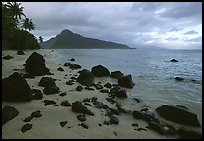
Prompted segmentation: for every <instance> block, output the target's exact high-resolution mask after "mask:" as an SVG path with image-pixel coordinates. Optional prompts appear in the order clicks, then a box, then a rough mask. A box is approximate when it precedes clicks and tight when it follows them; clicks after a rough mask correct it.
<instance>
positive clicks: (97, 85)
mask: <svg viewBox="0 0 204 141" xmlns="http://www.w3.org/2000/svg"><path fill="white" fill-rule="evenodd" d="M94 87H95V88H96V89H97V90H100V89H103V86H102V85H101V84H94Z"/></svg>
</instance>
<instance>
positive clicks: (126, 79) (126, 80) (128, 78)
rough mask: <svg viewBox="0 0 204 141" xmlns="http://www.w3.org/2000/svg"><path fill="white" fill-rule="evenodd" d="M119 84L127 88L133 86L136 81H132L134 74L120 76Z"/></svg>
mask: <svg viewBox="0 0 204 141" xmlns="http://www.w3.org/2000/svg"><path fill="white" fill-rule="evenodd" d="M118 84H119V85H120V86H121V87H126V88H133V86H134V83H133V81H132V75H125V76H123V77H120V78H119V79H118Z"/></svg>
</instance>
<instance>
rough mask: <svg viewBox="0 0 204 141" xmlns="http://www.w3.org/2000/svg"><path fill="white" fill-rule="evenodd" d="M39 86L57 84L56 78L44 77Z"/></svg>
mask: <svg viewBox="0 0 204 141" xmlns="http://www.w3.org/2000/svg"><path fill="white" fill-rule="evenodd" d="M39 86H41V87H46V86H56V84H55V79H53V78H51V77H42V78H41V80H40V82H39Z"/></svg>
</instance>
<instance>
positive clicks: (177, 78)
mask: <svg viewBox="0 0 204 141" xmlns="http://www.w3.org/2000/svg"><path fill="white" fill-rule="evenodd" d="M175 80H176V81H183V80H184V79H183V78H181V77H175Z"/></svg>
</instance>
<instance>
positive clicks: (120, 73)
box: [110, 71, 124, 79]
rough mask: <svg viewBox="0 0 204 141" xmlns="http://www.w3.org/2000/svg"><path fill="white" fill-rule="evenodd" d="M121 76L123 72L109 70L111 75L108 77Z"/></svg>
mask: <svg viewBox="0 0 204 141" xmlns="http://www.w3.org/2000/svg"><path fill="white" fill-rule="evenodd" d="M122 76H124V74H123V73H122V72H120V71H113V72H111V75H110V77H113V78H117V79H118V78H121V77H122Z"/></svg>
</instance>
